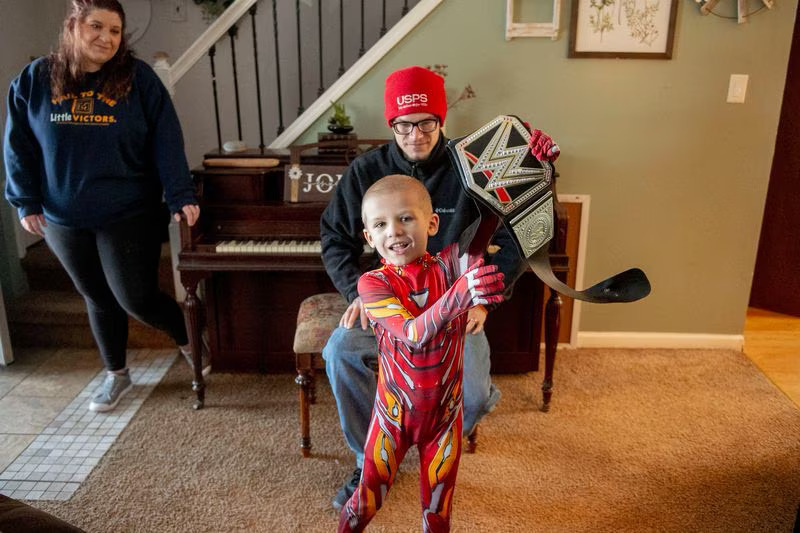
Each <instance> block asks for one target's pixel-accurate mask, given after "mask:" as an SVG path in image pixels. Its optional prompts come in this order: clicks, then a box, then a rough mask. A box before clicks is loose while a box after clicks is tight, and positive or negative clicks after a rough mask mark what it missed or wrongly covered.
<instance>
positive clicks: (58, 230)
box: [4, 0, 200, 411]
mask: <svg viewBox="0 0 800 533" xmlns="http://www.w3.org/2000/svg"><path fill="white" fill-rule="evenodd" d="M4 153H5V166H6V175H7V184H6V198H7V199H8V201H9V202H11V204H12V205H13V206H14V207H16V208H17V209H18V211H19V216H20V220H21V222H22V226H23V227H24V228H25V229H26V230H27V231H29V232H31V233H35V234H38V235H41V236H43V237H44V238H45V240H46V242H47V244H48V246H49V247H50V249H51V250H52V251H53V252H54V253H55V255H56V256H57V257H58V259H59V260H60V261H61V264H62V265H63V266H64V268H65V269H66V270H67V272H68V273H69V275H70V277H71V278H72V281H73V283H74V284H75V287H76V289H77V290H78V292H80V293H81V295H82V296H83V298H84V300H85V301H86V307H87V309H88V313H89V322H90V324H91V328H92V333H93V334H94V338H95V341H96V342H97V346H98V348H99V350H100V354H101V355H102V357H103V361H104V363H105V367H106V370H107V375H106V379H105V381H104V382H103V385H102V386H101V388H100V389H99V391H98V392H97V393H96V395H95V396H94V397H93V398H92V402H91V404H90V405H89V409H91V410H92V411H109V410H111V409H113V408H114V407H116V405H117V404H118V403H119V400H120V399H121V398H122V396H123V395H124V394H125V393H127V392H128V391H129V390H130V389H131V387H132V382H131V378H130V375H129V373H128V369H127V366H126V347H127V342H128V314H130V315H131V316H133V317H134V318H136V319H138V320H140V321H142V322H144V323H146V324H149V325H151V326H153V327H156V328H158V329H161V330H163V331H165V332H166V333H167V334H169V335H170V336H171V337H172V338H173V339H174V340H175V342H176V344H178V346H179V347H180V348H181V352H182V353H184V355H186V354H188V338H187V335H186V326H185V323H184V320H183V315H182V313H181V310H180V307H179V306H178V304H177V303H176V302H175V300H174V299H172V298H171V297H169V296H168V295H166V294H164V293H163V292H161V291H160V290H159V288H158V263H159V259H160V254H161V235H162V233H163V232H162V230H163V226H164V225H165V224H166V221H165V220H164V218H163V217H159V207H160V204H161V199H162V194H163V196H164V198H165V199H166V203H167V205H168V207H169V209H170V212H171V213H173V214H174V217H175V219H176V220H179V219H180V217H181V216H185V217H186V220H187V222H188V223H189V225H190V226H191V225H193V224H194V223H195V222H196V221H197V217H198V216H199V214H200V208H199V206H198V205H197V199H196V198H195V195H194V186H193V184H192V180H191V176H190V174H189V168H188V165H187V163H186V157H185V155H184V150H183V137H182V134H181V130H180V125H179V123H178V117H177V115H176V113H175V109H174V108H173V106H172V102H171V100H170V96H169V94H168V93H167V91H166V89H165V88H164V86H163V85H162V83H161V81H160V80H159V79H158V77H157V76H156V74H155V73H154V72H153V70H152V69H151V68H150V67H149V66H148V65H147V64H146V63H144V62H143V61H140V60H138V59H136V58H134V56H133V53H132V52H131V50H129V49H128V46H127V39H126V35H125V13H124V11H123V9H122V6H121V5H120V3H119V2H118V1H117V0H72V8H71V10H70V13H69V14H68V16H67V18H66V19H65V21H64V27H63V31H62V34H61V40H60V43H59V46H58V48H57V50H56V51H55V52H53V53H52V54H50V55H49V56H48V57H45V58H40V59H37V60H36V61H34V62H33V63H31V64H30V65H28V66H27V67H25V69H24V70H23V71H22V73H21V74H20V75H19V76H18V77H17V78H16V79H15V80H14V81H13V82H12V84H11V88H10V91H9V95H8V120H7V123H6V130H5V139H4ZM190 360H191V359H190Z"/></svg>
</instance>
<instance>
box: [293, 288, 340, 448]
mask: <svg viewBox="0 0 800 533" xmlns="http://www.w3.org/2000/svg"><path fill="white" fill-rule="evenodd" d="M346 309H347V301H346V300H345V299H344V298H342V296H341V295H340V294H339V293H338V292H326V293H323V294H315V295H313V296H309V297H308V298H306V299H305V300H303V301H302V302H301V303H300V309H299V310H298V311H297V328H296V329H295V332H294V358H295V367H296V368H297V377H296V378H295V380H294V381H295V383H297V384H298V385H300V431H301V437H300V449H301V451H302V453H303V457H308V456H309V455H310V454H311V429H310V422H309V412H308V406H309V405H310V404H312V403H315V402H316V399H317V398H316V371H317V370H325V361H324V360H323V359H322V348H323V347H325V343H326V342H328V338H329V337H330V336H331V333H333V330H334V329H336V327H337V326H338V325H339V319H341V318H342V315H343V314H344V312H345V310H346Z"/></svg>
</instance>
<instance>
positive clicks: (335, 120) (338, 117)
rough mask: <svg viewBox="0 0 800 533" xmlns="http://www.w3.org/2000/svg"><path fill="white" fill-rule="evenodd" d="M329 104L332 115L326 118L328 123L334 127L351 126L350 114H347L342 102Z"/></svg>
mask: <svg viewBox="0 0 800 533" xmlns="http://www.w3.org/2000/svg"><path fill="white" fill-rule="evenodd" d="M331 105H332V106H333V115H331V116H330V118H328V124H329V125H330V126H332V127H334V128H349V127H352V124H351V123H350V116H349V115H348V114H347V112H346V110H345V108H344V104H341V103H336V102H331Z"/></svg>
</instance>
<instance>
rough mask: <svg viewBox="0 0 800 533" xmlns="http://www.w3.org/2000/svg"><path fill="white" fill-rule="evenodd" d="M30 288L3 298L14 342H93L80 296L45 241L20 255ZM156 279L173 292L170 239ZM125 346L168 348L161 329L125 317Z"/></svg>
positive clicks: (169, 341)
mask: <svg viewBox="0 0 800 533" xmlns="http://www.w3.org/2000/svg"><path fill="white" fill-rule="evenodd" d="M22 267H23V269H24V270H25V273H26V274H27V277H28V285H29V287H30V291H29V292H28V293H26V294H24V295H22V296H20V297H19V298H17V299H15V300H12V301H10V302H7V307H8V309H7V311H8V328H9V333H10V335H11V340H12V342H13V345H14V347H48V348H61V347H70V348H95V349H96V345H95V342H94V337H92V332H91V329H90V328H89V318H88V316H87V314H86V306H85V304H84V302H83V298H81V296H80V295H79V294H78V293H77V291H76V290H75V288H74V286H73V285H72V281H71V280H70V279H69V276H68V275H67V273H66V272H65V271H64V268H63V267H62V266H61V264H60V263H59V262H58V259H56V257H55V256H54V255H53V253H52V252H51V251H50V249H49V248H48V247H47V245H46V244H45V243H44V241H41V242H39V243H37V244H35V245H33V246H31V247H30V248H28V253H27V255H26V256H25V258H24V259H23V260H22ZM159 284H160V285H161V288H162V290H163V291H164V292H166V293H167V294H173V293H174V289H173V284H172V265H171V262H170V256H169V245H168V244H164V246H163V247H162V250H161V266H160V268H159ZM129 320H130V322H129V325H130V330H129V331H130V332H129V338H128V348H169V347H172V346H174V344H175V343H174V342H173V341H172V339H170V338H169V336H167V335H166V334H165V333H163V332H161V331H158V330H156V329H153V328H151V327H149V326H145V325H144V324H142V323H140V322H138V321H137V320H134V319H129Z"/></svg>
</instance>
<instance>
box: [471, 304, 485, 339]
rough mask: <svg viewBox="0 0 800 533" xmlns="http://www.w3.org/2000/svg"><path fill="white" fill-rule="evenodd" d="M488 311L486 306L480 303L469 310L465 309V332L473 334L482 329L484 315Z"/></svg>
mask: <svg viewBox="0 0 800 533" xmlns="http://www.w3.org/2000/svg"><path fill="white" fill-rule="evenodd" d="M488 314H489V312H488V311H487V310H486V308H485V307H484V306H482V305H476V306H475V307H473V308H472V309H470V310H469V311H467V329H466V333H472V334H473V335H477V334H478V333H480V332H481V331H483V324H484V322H486V315H488Z"/></svg>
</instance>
